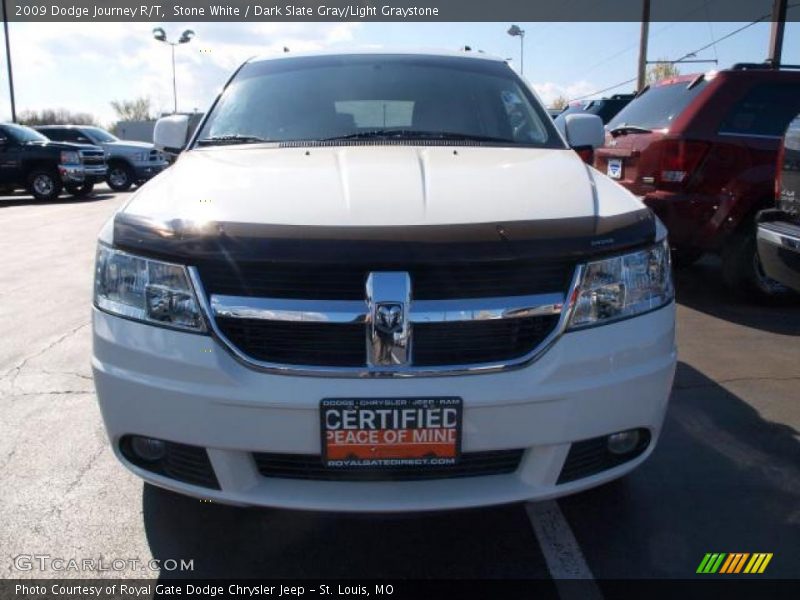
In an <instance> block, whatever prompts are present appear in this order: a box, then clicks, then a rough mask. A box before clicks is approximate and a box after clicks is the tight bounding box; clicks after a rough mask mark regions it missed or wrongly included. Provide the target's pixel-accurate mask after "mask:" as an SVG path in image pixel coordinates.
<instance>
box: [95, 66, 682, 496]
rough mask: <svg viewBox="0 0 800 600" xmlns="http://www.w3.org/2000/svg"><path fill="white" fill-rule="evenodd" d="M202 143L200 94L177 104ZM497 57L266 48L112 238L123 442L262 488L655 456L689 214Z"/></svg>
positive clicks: (221, 483)
mask: <svg viewBox="0 0 800 600" xmlns="http://www.w3.org/2000/svg"><path fill="white" fill-rule="evenodd" d="M155 137H156V143H157V144H158V145H160V146H164V147H173V148H174V147H181V146H183V145H184V142H183V140H185V139H186V119H185V117H169V118H167V119H165V120H162V121H160V122H159V123H158V124H157V126H156V133H155ZM602 139H603V133H602V125H601V123H600V120H599V119H598V118H597V117H595V116H592V115H572V116H570V117H568V118H567V119H565V121H564V123H563V126H562V130H561V131H559V130H558V129H557V128H556V126H555V125H554V124H553V122H552V120H551V119H550V117H549V116H548V115H547V113H546V112H545V110H544V108H543V107H542V105H541V103H540V102H539V100H538V99H537V98H536V95H535V93H534V92H533V90H532V89H531V88H530V87H529V86H528V85H527V84H526V83H525V82H524V81H523V80H522V79H521V78H520V77H519V76H518V75H517V74H516V73H515V72H514V71H513V70H512V69H511V68H510V67H509V66H508V65H507V64H506V63H505V62H504V61H503V60H501V59H495V58H490V57H488V56H485V55H483V54H472V53H451V54H417V53H387V52H368V53H348V54H337V55H326V54H319V55H303V56H294V55H283V56H280V57H277V58H266V59H254V60H250V61H248V62H247V63H245V64H244V65H242V67H241V68H240V69H238V70H237V71H236V73H235V74H234V76H233V77H232V78H231V80H230V81H229V82H228V84H227V85H226V86H225V88H224V90H223V91H222V93H221V94H220V95H219V97H218V98H217V99H216V101H215V102H214V104H213V106H212V107H211V109H210V110H209V111H208V113H207V116H206V117H205V119H204V121H203V123H201V125H200V127H199V128H198V131H197V132H196V133H195V134H194V136H193V138H192V139H191V141H190V142H189V144H188V146H187V147H186V148H185V149H184V150H183V152H182V153H181V155H180V157H179V159H178V160H177V162H176V164H175V165H174V166H173V167H172V168H171V169H169V170H168V171H166V172H164V173H162V174H160V175H158V176H157V177H155V178H154V179H153V180H152V181H151V182H149V183H148V184H147V185H145V186H144V187H143V188H141V189H140V190H138V191H137V192H136V193H135V194H134V195H133V197H132V198H131V200H130V202H128V203H127V204H126V205H125V206H124V207H123V208H122V209H120V211H119V212H117V214H116V215H114V217H113V218H112V219H111V220H110V221H109V222H108V224H107V225H106V226H105V227H104V229H103V231H102V232H101V234H100V239H99V245H98V250H97V265H96V279H95V291H94V311H93V315H94V316H93V325H94V356H93V368H94V378H95V384H96V387H97V394H98V400H99V403H100V407H101V409H102V413H103V417H104V420H105V425H106V428H107V430H108V434H109V438H110V441H111V445H112V447H113V450H114V452H115V453H116V454H117V456H118V457H119V459H120V460H121V461H122V462H123V463H124V464H125V465H126V466H127V467H128V468H129V469H131V470H132V471H133V472H134V473H136V474H138V475H139V476H141V477H142V478H144V479H145V480H147V481H148V482H151V483H153V484H156V485H158V486H162V487H164V488H168V489H171V490H175V491H178V492H181V493H185V494H189V495H193V496H197V497H202V498H206V499H210V500H213V501H217V502H223V503H229V504H236V505H266V506H283V507H293V508H303V509H324V510H342V511H406V510H430V509H447V508H456V507H467V506H478V505H486V504H495V503H503V502H513V501H519V500H527V499H541V498H548V497H555V496H559V495H563V494H568V493H573V492H576V491H579V490H583V489H585V488H588V487H591V486H595V485H598V484H601V483H603V482H606V481H609V480H611V479H614V478H616V477H619V476H621V475H623V474H625V473H627V472H629V471H630V470H632V469H633V468H634V467H636V466H637V465H639V464H640V463H642V461H644V460H645V459H646V458H647V456H649V454H650V452H651V451H652V449H653V447H654V444H655V443H656V440H657V438H658V435H659V432H660V429H661V426H662V421H663V418H664V414H665V411H666V408H667V400H668V397H669V392H670V388H671V385H672V379H673V375H674V370H675V363H676V349H675V335H674V324H675V306H674V294H673V285H672V274H671V266H670V256H669V249H668V245H667V240H666V231H665V229H664V227H663V226H661V224H660V223H659V222H658V220H657V219H656V218H655V217H654V215H653V214H652V213H651V212H650V211H649V210H648V209H646V208H645V207H644V206H643V205H642V204H641V203H640V202H639V201H638V200H637V199H636V198H634V197H633V196H632V195H631V194H630V193H629V192H627V191H626V190H624V189H623V188H622V187H620V186H618V185H617V184H616V183H614V182H612V181H611V180H609V179H608V178H606V176H605V175H602V174H600V173H598V172H597V171H595V170H593V169H592V168H591V167H589V166H588V165H586V164H585V163H584V162H582V161H581V159H580V158H579V156H578V154H577V153H576V152H575V151H574V150H573V149H571V148H570V146H572V147H573V148H576V147H578V148H580V147H587V146H588V147H590V146H594V145H597V144H599V143H601V142H602Z"/></svg>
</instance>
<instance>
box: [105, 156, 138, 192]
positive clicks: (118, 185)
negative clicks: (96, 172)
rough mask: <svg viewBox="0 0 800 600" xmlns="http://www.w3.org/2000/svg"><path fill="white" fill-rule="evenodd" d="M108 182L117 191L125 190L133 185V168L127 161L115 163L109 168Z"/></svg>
mask: <svg viewBox="0 0 800 600" xmlns="http://www.w3.org/2000/svg"><path fill="white" fill-rule="evenodd" d="M106 183H107V184H108V187H110V188H111V189H112V190H114V191H115V192H125V191H127V190H128V189H130V187H131V186H132V185H133V169H131V168H130V167H129V166H128V165H126V164H125V163H114V164H112V165H111V166H110V167H109V169H108V175H107V176H106Z"/></svg>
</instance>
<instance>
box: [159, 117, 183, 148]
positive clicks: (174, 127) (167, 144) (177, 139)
mask: <svg viewBox="0 0 800 600" xmlns="http://www.w3.org/2000/svg"><path fill="white" fill-rule="evenodd" d="M188 133H189V117H187V116H186V115H173V116H171V117H162V118H161V119H159V120H158V121H156V127H155V129H154V130H153V145H155V147H156V149H157V150H162V151H166V152H172V153H174V154H177V153H178V152H180V151H181V150H183V149H184V148H185V147H186V136H187V134H188Z"/></svg>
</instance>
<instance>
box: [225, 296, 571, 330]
mask: <svg viewBox="0 0 800 600" xmlns="http://www.w3.org/2000/svg"><path fill="white" fill-rule="evenodd" d="M210 306H211V314H212V315H213V316H215V317H224V318H229V319H263V320H268V321H306V322H315V323H364V322H366V320H367V311H368V306H367V303H366V302H365V301H363V300H294V299H283V298H251V297H247V296H225V295H218V294H213V295H212V296H211V300H210ZM563 307H564V296H563V295H561V294H538V295H534V296H510V297H507V298H469V299H464V300H413V301H412V302H411V303H410V307H409V314H408V316H409V320H410V322H411V323H443V322H453V321H489V320H494V319H519V318H523V317H539V316H546V315H557V314H559V313H561V311H562V309H563Z"/></svg>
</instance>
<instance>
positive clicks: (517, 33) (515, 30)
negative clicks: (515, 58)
mask: <svg viewBox="0 0 800 600" xmlns="http://www.w3.org/2000/svg"><path fill="white" fill-rule="evenodd" d="M506 33H508V35H510V36H511V37H519V74H520V75H523V74H524V73H525V30H524V29H520V27H519V25H512V26H511V27H509V28H508V31H507V32H506Z"/></svg>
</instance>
